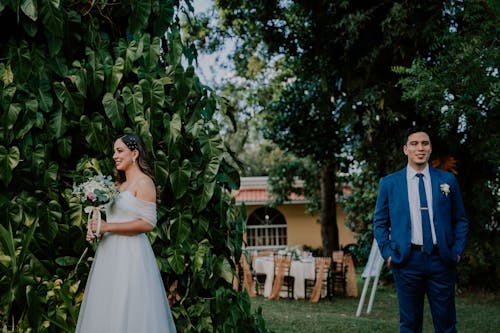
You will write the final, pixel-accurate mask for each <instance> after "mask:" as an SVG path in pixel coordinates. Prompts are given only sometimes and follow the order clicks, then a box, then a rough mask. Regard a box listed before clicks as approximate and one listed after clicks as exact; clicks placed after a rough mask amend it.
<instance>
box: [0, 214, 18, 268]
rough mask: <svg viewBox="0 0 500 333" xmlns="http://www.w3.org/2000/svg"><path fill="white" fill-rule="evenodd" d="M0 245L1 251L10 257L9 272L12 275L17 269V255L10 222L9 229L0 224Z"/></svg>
mask: <svg viewBox="0 0 500 333" xmlns="http://www.w3.org/2000/svg"><path fill="white" fill-rule="evenodd" d="M0 246H1V248H2V253H4V254H6V255H7V256H9V257H10V263H11V273H12V275H14V274H15V273H16V271H17V255H16V249H15V241H14V235H13V233H12V226H11V225H10V223H9V230H7V229H5V228H4V226H3V225H1V224H0Z"/></svg>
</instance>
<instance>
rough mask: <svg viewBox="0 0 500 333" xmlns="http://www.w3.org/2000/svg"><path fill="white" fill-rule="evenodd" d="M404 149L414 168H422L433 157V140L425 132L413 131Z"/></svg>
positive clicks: (409, 162)
mask: <svg viewBox="0 0 500 333" xmlns="http://www.w3.org/2000/svg"><path fill="white" fill-rule="evenodd" d="M403 151H404V153H405V155H406V156H408V164H409V165H410V166H411V167H413V168H414V169H417V170H421V169H423V168H424V167H425V165H426V164H427V162H428V161H429V158H430V157H431V153H432V145H431V140H430V139H429V136H428V135H427V133H425V132H416V133H413V134H411V135H409V136H408V141H407V142H406V144H405V145H404V147H403Z"/></svg>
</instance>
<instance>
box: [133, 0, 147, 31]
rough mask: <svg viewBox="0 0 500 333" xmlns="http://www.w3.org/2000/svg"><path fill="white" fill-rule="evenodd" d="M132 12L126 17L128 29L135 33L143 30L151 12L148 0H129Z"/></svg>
mask: <svg viewBox="0 0 500 333" xmlns="http://www.w3.org/2000/svg"><path fill="white" fill-rule="evenodd" d="M131 7H132V13H131V15H130V17H129V19H128V24H129V28H130V31H131V32H132V33H133V34H135V33H138V32H139V31H141V30H143V29H144V28H145V27H146V26H147V24H148V18H149V14H150V12H151V1H150V0H134V1H132V2H131Z"/></svg>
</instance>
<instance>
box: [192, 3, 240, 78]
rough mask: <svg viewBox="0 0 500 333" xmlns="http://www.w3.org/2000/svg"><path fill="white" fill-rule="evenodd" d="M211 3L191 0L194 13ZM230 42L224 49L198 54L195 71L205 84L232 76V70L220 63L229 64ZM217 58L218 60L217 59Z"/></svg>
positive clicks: (203, 10)
mask: <svg viewBox="0 0 500 333" xmlns="http://www.w3.org/2000/svg"><path fill="white" fill-rule="evenodd" d="M212 5H213V1H212V0H193V6H194V10H195V13H196V14H198V13H202V12H206V11H207V10H208V9H210V8H211V7H212ZM232 47H233V46H232V44H230V43H227V45H226V46H225V48H224V50H222V51H220V52H216V53H214V54H201V53H199V54H198V66H197V68H196V73H197V74H198V76H199V77H200V80H201V81H202V82H203V83H205V84H207V85H211V84H216V85H217V84H220V83H221V82H223V81H224V80H225V79H226V78H228V77H229V76H232V75H233V74H232V71H231V70H229V69H227V68H224V67H223V66H222V65H221V64H222V63H226V64H229V61H228V59H227V55H228V54H229V52H230V50H231V49H232ZM218 58H219V60H217V59H218Z"/></svg>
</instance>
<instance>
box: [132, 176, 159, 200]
mask: <svg viewBox="0 0 500 333" xmlns="http://www.w3.org/2000/svg"><path fill="white" fill-rule="evenodd" d="M135 195H136V197H137V198H139V199H141V200H144V201H150V202H156V187H155V183H154V182H153V180H152V179H151V178H150V177H148V176H146V175H144V176H142V177H140V178H139V179H138V180H137V185H136V194H135Z"/></svg>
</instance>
